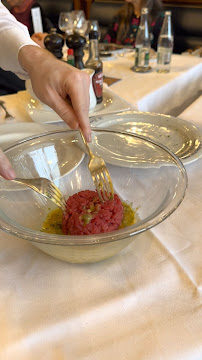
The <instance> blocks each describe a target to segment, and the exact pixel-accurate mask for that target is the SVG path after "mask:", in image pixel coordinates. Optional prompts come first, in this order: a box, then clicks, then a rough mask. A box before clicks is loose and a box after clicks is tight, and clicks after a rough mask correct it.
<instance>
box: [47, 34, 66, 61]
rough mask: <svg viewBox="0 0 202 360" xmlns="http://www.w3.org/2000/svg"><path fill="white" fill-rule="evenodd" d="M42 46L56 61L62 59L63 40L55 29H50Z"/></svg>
mask: <svg viewBox="0 0 202 360" xmlns="http://www.w3.org/2000/svg"><path fill="white" fill-rule="evenodd" d="M44 45H45V47H46V49H47V50H48V51H50V52H51V53H52V54H53V55H55V56H56V57H57V58H58V59H62V57H63V53H62V48H63V46H64V39H63V36H62V35H61V34H58V33H57V32H56V29H55V28H52V29H50V33H49V34H48V35H47V36H46V37H45V38H44Z"/></svg>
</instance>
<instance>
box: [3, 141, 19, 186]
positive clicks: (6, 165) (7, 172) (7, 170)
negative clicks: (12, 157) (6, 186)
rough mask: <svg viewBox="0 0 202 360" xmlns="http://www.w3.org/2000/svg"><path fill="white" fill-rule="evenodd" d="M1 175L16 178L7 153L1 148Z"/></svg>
mask: <svg viewBox="0 0 202 360" xmlns="http://www.w3.org/2000/svg"><path fill="white" fill-rule="evenodd" d="M0 176H2V177H3V178H4V179H7V180H12V179H15V177H16V174H15V171H14V170H13V169H12V167H11V164H10V162H9V161H8V159H7V157H6V155H5V154H4V153H3V151H2V150H1V148H0Z"/></svg>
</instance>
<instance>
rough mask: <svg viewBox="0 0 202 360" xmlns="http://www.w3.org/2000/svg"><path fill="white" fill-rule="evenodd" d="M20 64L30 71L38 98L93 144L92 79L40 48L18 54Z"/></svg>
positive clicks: (27, 48)
mask: <svg viewBox="0 0 202 360" xmlns="http://www.w3.org/2000/svg"><path fill="white" fill-rule="evenodd" d="M18 59H19V63H20V65H21V66H22V68H23V69H24V70H25V71H27V73H28V74H29V77H30V79H31V82H32V88H33V90H34V93H35V94H36V96H37V97H38V98H39V99H40V100H41V101H42V102H43V103H44V104H46V105H48V106H50V107H51V108H52V109H53V110H54V111H56V113H57V114H58V115H59V116H60V117H61V118H62V119H63V120H64V121H65V122H66V123H67V124H68V125H69V126H70V127H71V128H72V129H78V128H79V127H80V128H81V130H82V131H83V133H84V136H85V138H86V140H87V141H91V128H90V121H89V116H88V113H89V101H90V99H89V86H90V76H89V75H88V74H87V73H85V72H83V71H81V70H78V69H76V68H74V67H72V66H70V65H68V64H66V63H65V62H63V61H61V60H57V59H56V57H54V56H53V55H52V54H51V53H50V52H48V51H47V50H44V49H41V48H40V47H37V46H32V45H26V46H23V47H22V48H21V49H20V51H19V56H18Z"/></svg>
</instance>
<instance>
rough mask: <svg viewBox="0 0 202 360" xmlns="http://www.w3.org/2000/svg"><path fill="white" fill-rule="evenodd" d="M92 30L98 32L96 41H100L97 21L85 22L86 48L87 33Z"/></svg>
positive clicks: (87, 42)
mask: <svg viewBox="0 0 202 360" xmlns="http://www.w3.org/2000/svg"><path fill="white" fill-rule="evenodd" d="M92 30H93V31H97V32H98V40H100V38H101V31H100V27H99V23H98V21H97V20H87V29H86V33H85V37H86V44H87V46H88V45H89V32H90V31H92Z"/></svg>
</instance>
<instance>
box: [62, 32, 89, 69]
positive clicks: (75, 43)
mask: <svg viewBox="0 0 202 360" xmlns="http://www.w3.org/2000/svg"><path fill="white" fill-rule="evenodd" d="M66 43H67V46H68V47H69V48H70V49H73V50H74V62H75V67H76V68H77V69H84V64H83V56H84V52H83V48H84V46H85V45H86V39H85V37H83V36H81V35H79V34H78V33H76V32H75V33H73V34H71V35H68V36H67V39H66Z"/></svg>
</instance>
